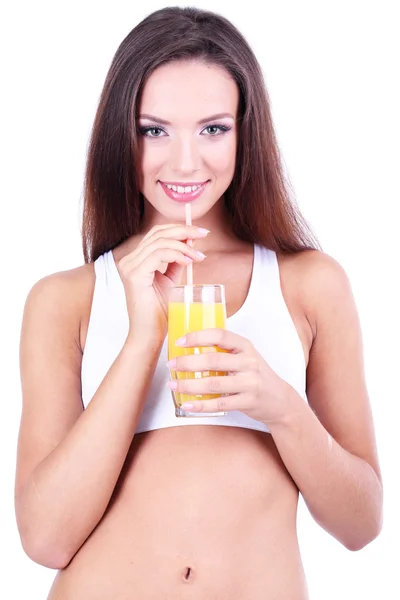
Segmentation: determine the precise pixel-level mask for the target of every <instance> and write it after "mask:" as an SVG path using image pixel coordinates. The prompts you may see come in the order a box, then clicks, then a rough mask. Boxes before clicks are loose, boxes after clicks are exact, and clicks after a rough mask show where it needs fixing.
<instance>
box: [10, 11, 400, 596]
mask: <svg viewBox="0 0 400 600" xmlns="http://www.w3.org/2000/svg"><path fill="white" fill-rule="evenodd" d="M140 4H142V3H140ZM172 4H180V5H184V3H181V2H173V3H172ZM260 4H261V3H260ZM143 5H145V10H144V9H143V8H141V7H140V8H137V7H136V6H135V2H133V1H132V0H131V1H129V2H128V1H126V2H124V1H122V0H113V2H100V1H96V2H95V1H84V0H83V1H80V2H77V1H73V2H71V1H70V2H50V1H49V2H44V1H36V2H28V1H24V2H18V0H14V1H13V2H12V3H11V2H10V3H9V4H8V7H7V8H6V9H4V8H3V11H2V12H3V16H2V19H1V22H2V24H1V29H2V32H1V36H0V44H1V62H2V65H1V73H2V75H1V80H2V92H1V111H0V118H1V167H2V177H1V195H0V198H1V213H0V214H1V219H0V228H1V229H0V232H1V241H2V244H1V262H0V268H1V275H0V285H1V295H0V298H1V299H0V302H1V311H0V319H1V332H2V336H1V345H0V352H1V357H0V358H1V363H0V364H1V383H2V387H1V392H2V394H1V400H2V403H1V407H2V419H1V435H0V444H1V449H0V450H1V452H0V456H1V472H2V476H3V477H2V493H1V511H0V518H1V523H0V526H1V540H2V541H1V549H0V552H1V555H2V556H0V569H1V577H0V597H2V598H7V599H9V600H12V599H18V600H19V599H22V598H27V597H29V599H30V600H43V599H44V598H45V597H46V595H47V592H48V589H49V587H50V585H51V582H52V580H53V578H54V575H55V572H54V571H51V570H48V569H46V568H44V567H41V566H39V565H37V564H35V563H33V562H32V561H31V560H29V559H28V558H27V557H26V556H25V555H24V553H23V551H22V549H21V546H20V541H19V537H18V533H17V529H16V525H15V517H14V507H13V483H14V471H15V450H16V438H17V432H18V425H19V417H20V411H21V393H20V383H19V371H18V345H19V334H20V325H21V317H22V310H23V305H24V302H25V298H26V295H27V293H28V291H29V289H30V288H31V287H32V285H33V284H34V282H36V281H37V280H38V279H40V278H41V277H43V276H45V275H47V274H49V273H52V272H55V271H61V270H65V269H70V268H73V267H75V266H78V265H80V264H82V263H83V257H82V253H81V245H80V214H81V207H82V189H83V172H84V165H85V153H86V148H87V143H88V138H89V133H90V129H91V126H92V123H93V119H94V115H95V110H96V106H97V101H98V98H99V95H100V92H101V89H102V85H103V82H104V79H105V76H106V73H107V70H108V68H109V65H110V63H111V60H112V57H113V55H114V53H115V51H116V49H117V47H118V45H119V44H120V42H121V41H122V40H123V38H124V37H125V36H126V35H127V34H128V32H129V31H130V30H131V29H132V28H133V27H134V26H135V25H136V24H137V23H138V22H139V21H140V20H141V19H142V18H143V17H145V16H146V15H147V14H148V13H150V12H152V11H153V10H155V9H158V8H162V7H163V6H164V3H163V2H154V1H153V2H152V1H147V2H145V3H143ZM257 5H258V2H251V1H249V0H247V1H246V2H244V3H240V4H237V5H236V4H235V3H233V4H232V3H231V2H228V1H226V2H225V1H223V0H213V1H212V2H211V1H210V2H205V1H204V0H198V2H197V6H198V7H201V8H210V9H211V10H214V11H216V12H220V13H222V14H223V15H224V16H226V17H228V18H229V19H230V20H231V21H232V22H233V23H234V24H235V25H237V26H238V27H239V28H240V29H241V31H242V32H243V33H244V34H245V36H246V37H247V39H248V41H249V42H250V44H251V46H252V47H253V49H254V51H255V52H256V55H257V57H258V59H259V61H260V63H261V65H262V68H263V71H264V74H265V78H266V84H267V88H268V90H269V93H270V96H271V101H272V110H273V118H274V121H275V126H276V129H277V133H278V139H279V143H280V147H281V150H282V152H283V156H284V159H285V164H286V168H287V170H288V172H289V175H290V178H291V181H292V184H293V187H294V190H295V193H296V197H297V201H298V203H299V205H300V208H301V210H302V211H303V213H304V215H305V217H306V218H307V219H308V220H309V221H310V223H311V224H312V226H313V228H314V230H315V232H316V234H317V235H318V237H319V239H320V241H321V243H322V246H323V249H324V251H325V252H327V253H328V254H330V255H332V256H334V257H335V258H336V259H337V260H338V261H339V262H340V263H341V264H342V265H343V267H344V268H345V270H346V271H347V273H348V275H349V277H350V281H351V282H352V286H353V292H354V295H355V298H356V302H357V306H358V309H359V313H360V318H361V323H362V328H363V335H364V348H365V360H366V373H367V382H368V387H369V392H370V397H371V403H372V408H373V413H374V418H375V425H376V433H377V440H378V447H379V453H380V460H381V466H382V471H383V476H384V483H385V525H384V530H383V532H382V533H381V535H380V537H379V538H378V539H377V540H375V541H374V542H373V543H372V544H370V545H369V546H367V547H366V548H365V549H363V550H362V551H360V552H355V553H352V552H349V551H347V550H346V549H345V548H344V547H342V546H341V545H340V544H339V543H338V542H336V540H334V539H333V538H332V537H330V536H329V535H328V534H327V533H326V532H325V531H323V530H322V529H321V528H319V527H318V526H317V525H316V524H315V523H314V521H313V520H312V519H311V517H310V516H309V514H308V513H307V511H306V509H305V505H304V504H303V503H301V504H300V510H299V536H300V544H301V548H302V555H303V561H304V566H305V569H306V574H307V579H308V584H309V589H310V598H311V600H331V599H332V600H333V599H335V600H336V599H337V598H341V600H350V599H351V600H357V599H361V598H362V599H363V600H367V599H375V598H380V599H386V598H387V599H392V598H399V597H400V590H399V587H400V586H399V583H398V575H397V570H398V543H397V542H398V538H399V533H400V526H399V516H398V507H399V506H400V495H399V492H398V489H397V485H396V484H397V481H396V479H397V474H398V473H399V469H398V459H399V449H398V448H399V446H398V443H397V442H398V437H397V432H398V426H399V419H400V412H399V405H398V403H399V385H398V373H399V358H400V357H399V352H398V341H399V337H400V327H399V316H398V311H399V307H400V298H399V286H398V279H399V267H398V264H399V250H398V241H399V235H398V217H399V210H398V206H399V200H400V193H399V192H400V189H399V177H398V169H399V139H400V121H399V110H400V94H399V78H398V74H399V64H398V57H399V56H400V47H399V41H398V39H399V21H398V20H397V19H396V18H395V9H396V8H399V5H398V2H394V1H393V2H389V1H385V0H380V1H379V2H378V1H376V2H370V1H367V0H364V1H355V0H341V1H336V2H327V1H324V0H320V1H315V2H311V1H310V0H302V1H301V2H298V1H289V0H274V1H264V4H263V8H262V10H263V12H262V15H261V14H260V13H259V10H260V9H259V8H257ZM396 37H397V41H396ZM396 57H397V58H396ZM254 126H255V127H256V126H257V124H256V123H255V124H254ZM396 288H397V289H396ZM396 459H397V460H396ZM396 554H397V560H396ZM6 590H7V591H6Z"/></svg>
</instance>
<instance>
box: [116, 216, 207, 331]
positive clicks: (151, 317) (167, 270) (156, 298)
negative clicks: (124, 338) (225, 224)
mask: <svg viewBox="0 0 400 600" xmlns="http://www.w3.org/2000/svg"><path fill="white" fill-rule="evenodd" d="M207 234H208V231H207V230H204V229H203V230H202V229H200V228H198V227H196V226H194V225H190V226H189V225H179V224H175V225H158V226H156V227H153V228H152V229H151V230H150V231H149V232H148V233H147V234H146V235H145V237H144V238H143V239H142V240H141V242H140V243H139V244H138V246H137V247H136V248H135V249H134V250H133V251H132V252H130V253H129V254H127V255H126V256H124V257H123V258H122V259H121V260H120V261H119V263H118V269H119V272H120V275H121V279H122V283H123V285H124V288H125V295H126V303H127V308H128V316H129V334H132V335H134V336H135V337H136V336H141V337H142V336H145V337H147V338H151V340H157V341H159V342H160V341H162V340H164V338H165V335H166V332H167V317H168V291H169V288H170V287H172V286H174V285H179V284H180V283H181V278H182V275H183V271H184V269H185V267H186V266H187V265H188V264H190V263H191V262H201V261H202V260H204V258H205V256H204V255H201V253H200V254H199V253H198V251H197V250H195V248H193V247H191V246H190V245H189V244H187V243H186V242H187V240H196V239H199V238H204V237H206V235H207Z"/></svg>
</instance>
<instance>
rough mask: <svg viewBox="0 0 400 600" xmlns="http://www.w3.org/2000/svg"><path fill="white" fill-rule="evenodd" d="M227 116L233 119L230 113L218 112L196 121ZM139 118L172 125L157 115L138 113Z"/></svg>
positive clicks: (201, 123)
mask: <svg viewBox="0 0 400 600" xmlns="http://www.w3.org/2000/svg"><path fill="white" fill-rule="evenodd" d="M226 117H229V118H230V119H234V118H235V117H234V116H233V115H231V113H218V114H216V115H211V116H210V117H205V118H204V119H200V121H197V125H203V124H204V123H208V122H209V121H215V120H216V119H224V118H226ZM138 118H139V119H147V120H148V121H155V122H156V123H160V124H161V125H172V123H170V121H166V120H165V119H160V118H159V117H155V116H154V115H148V114H142V115H139V117H138Z"/></svg>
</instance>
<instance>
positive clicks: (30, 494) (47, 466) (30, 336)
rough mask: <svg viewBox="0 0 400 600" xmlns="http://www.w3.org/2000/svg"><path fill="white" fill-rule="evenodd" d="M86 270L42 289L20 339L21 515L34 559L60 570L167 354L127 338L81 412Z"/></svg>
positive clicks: (99, 504) (81, 537)
mask: <svg viewBox="0 0 400 600" xmlns="http://www.w3.org/2000/svg"><path fill="white" fill-rule="evenodd" d="M86 268H88V267H86ZM84 269H85V267H84V268H82V267H80V270H79V271H78V270H74V271H68V272H64V273H58V274H55V275H51V276H49V277H46V278H44V279H42V280H40V281H39V282H38V283H37V284H36V285H35V286H34V287H33V288H32V290H31V292H30V294H29V295H28V298H27V301H26V305H25V311H24V317H23V324H22V331H21V344H20V369H21V382H22V392H23V410H22V418H21V426H20V435H19V441H18V461H17V474H16V487H15V505H16V515H17V522H18V528H19V532H20V535H21V540H22V544H23V547H24V549H25V551H26V553H27V554H28V556H30V558H32V559H33V560H34V561H36V562H38V563H40V564H43V565H45V566H47V567H49V568H55V569H59V568H63V567H65V566H66V565H67V564H68V562H69V561H70V560H71V559H72V557H73V556H74V554H75V553H76V552H77V550H78V549H79V548H80V546H81V545H82V544H83V543H84V541H85V540H86V539H87V537H88V536H89V535H90V533H91V532H92V530H93V529H94V528H95V526H96V525H97V523H98V522H99V520H100V519H101V517H102V515H103V514H104V511H105V510H106V507H107V505H108V503H109V500H110V498H111V495H112V492H113V490H114V487H115V484H116V482H117V479H118V476H119V474H120V472H121V469H122V466H123V463H124V461H125V458H126V455H127V452H128V450H129V447H130V445H131V442H132V439H133V436H134V433H135V431H136V428H137V423H138V420H139V417H140V414H141V412H142V408H143V405H144V402H145V399H146V396H147V392H148V388H149V385H150V383H151V378H152V374H153V371H154V368H155V366H156V363H157V359H158V356H159V351H160V348H161V345H162V341H161V343H160V344H158V343H151V342H150V340H146V339H144V338H141V339H140V340H137V339H131V338H130V337H129V336H128V338H127V340H126V342H125V345H124V346H123V348H122V350H121V352H120V354H119V355H118V357H117V358H116V360H115V361H114V363H113V364H112V366H111V368H110V369H109V371H108V373H107V375H106V376H105V378H104V380H103V381H102V383H101V385H100V387H99V388H98V390H97V392H96V393H95V395H94V397H93V399H92V400H91V402H90V404H89V406H88V408H87V409H86V410H85V411H83V408H82V400H81V379H80V377H81V359H82V352H81V348H80V343H79V326H80V318H79V316H78V315H77V312H79V311H81V310H82V307H79V306H78V303H79V301H80V300H79V299H80V298H83V297H85V296H86V297H87V293H86V290H85V289H84V288H85V286H86V288H87V287H88V286H87V281H88V278H87V271H86V275H85V277H83V271H84ZM83 279H84V280H85V282H86V283H85V284H83Z"/></svg>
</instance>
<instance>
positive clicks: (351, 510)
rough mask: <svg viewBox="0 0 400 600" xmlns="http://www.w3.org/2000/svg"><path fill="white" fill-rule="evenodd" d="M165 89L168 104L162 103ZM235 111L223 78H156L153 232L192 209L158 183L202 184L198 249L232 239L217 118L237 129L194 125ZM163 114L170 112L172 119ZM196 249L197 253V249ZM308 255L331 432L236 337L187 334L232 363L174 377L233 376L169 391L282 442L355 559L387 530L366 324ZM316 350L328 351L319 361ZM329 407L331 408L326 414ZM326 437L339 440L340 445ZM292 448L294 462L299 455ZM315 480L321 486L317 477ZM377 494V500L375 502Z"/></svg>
mask: <svg viewBox="0 0 400 600" xmlns="http://www.w3.org/2000/svg"><path fill="white" fill-rule="evenodd" d="M210 71H212V72H213V75H214V79H213V83H214V84H213V86H209V87H208V89H209V90H210V91H209V92H207V93H206V94H204V92H203V93H202V86H203V85H204V84H205V82H206V80H207V78H208V77H209V74H210ZM180 81H185V84H186V85H185V87H184V90H182V87H180V86H179V82H180ZM161 89H162V91H163V93H160V90H161ZM177 90H179V92H177ZM182 94H183V97H182ZM185 94H187V96H188V97H187V98H186V97H185ZM192 94H193V95H194V97H196V98H199V100H198V102H193V96H192ZM164 103H165V104H164ZM237 105H238V90H237V87H236V85H235V83H234V81H233V80H232V79H231V78H230V77H229V76H228V75H227V74H226V73H224V71H223V70H222V69H220V68H218V67H210V66H207V65H202V64H195V65H194V64H192V63H188V64H184V65H167V66H166V67H164V68H161V69H160V70H159V73H158V77H154V78H153V79H151V80H150V82H149V84H148V85H147V86H146V89H145V93H144V95H143V99H142V104H141V108H140V114H147V115H148V114H150V115H157V116H158V117H160V118H161V119H163V120H167V121H169V122H170V123H171V125H169V126H164V127H163V130H162V129H161V128H160V129H155V130H152V131H150V132H146V133H147V135H150V136H151V135H152V136H153V137H145V138H144V141H143V159H142V169H143V171H142V176H143V181H144V185H143V190H142V191H143V194H144V196H145V198H146V199H147V200H148V203H149V204H148V205H146V209H147V212H146V215H147V219H146V227H147V228H148V227H151V226H154V225H159V224H164V223H167V222H168V221H174V220H178V221H179V220H183V218H184V212H183V210H184V207H183V206H180V205H176V203H174V202H173V201H168V198H167V197H166V195H165V193H164V192H163V190H162V189H161V188H160V185H159V183H158V181H159V180H161V181H171V180H173V181H176V180H179V181H182V182H184V181H193V179H194V178H195V180H196V181H197V180H198V181H205V180H207V179H209V180H210V185H209V189H208V190H207V192H208V193H206V194H204V195H203V196H202V198H201V200H199V202H198V203H196V202H195V203H194V204H193V220H194V221H195V222H196V224H197V223H198V224H199V225H201V226H202V227H207V228H208V229H210V231H211V232H212V233H213V235H212V236H207V238H206V239H204V240H201V249H202V250H203V251H204V252H205V253H207V250H211V249H212V247H213V244H215V246H216V247H217V248H221V247H223V245H224V243H225V244H226V243H228V239H229V237H230V236H229V233H228V231H227V229H226V227H225V222H226V216H225V215H224V211H223V208H222V206H223V204H222V202H217V200H218V199H219V198H220V196H221V195H222V194H223V192H224V191H225V189H226V187H227V186H228V185H229V183H230V180H231V178H232V175H233V171H234V165H235V150H236V144H237V129H236V126H235V120H234V119H233V118H230V117H224V118H223V119H220V120H219V121H218V123H219V122H221V123H223V124H224V125H226V126H228V127H231V130H230V131H229V132H225V133H223V134H221V133H220V134H219V135H218V137H217V138H216V139H209V135H208V136H206V137H205V138H204V134H205V132H204V130H202V126H200V125H197V122H196V115H200V114H204V115H206V114H208V113H213V110H215V111H218V109H219V107H221V106H224V107H225V110H226V112H230V113H231V114H232V116H236V113H237ZM165 106H168V110H167V111H166V110H165V108H164V107H165ZM207 111H208V112H207ZM213 123H214V124H215V121H212V120H211V121H210V122H209V124H210V125H212V124H213ZM139 124H140V126H150V125H152V126H156V125H157V120H156V121H154V120H151V119H150V120H149V119H148V118H144V119H142V118H139ZM172 124H173V125H172ZM214 129H215V127H214ZM154 136H158V137H154ZM195 173H196V176H194V174H195ZM197 173H198V175H197ZM216 202H217V203H216ZM211 240H215V241H214V242H213V241H211ZM210 246H211V247H210ZM197 247H200V246H199V244H197ZM310 254H311V256H307V258H306V257H304V258H302V259H301V258H300V260H299V261H298V262H299V263H300V265H302V262H303V265H302V267H303V268H304V269H306V270H310V271H311V270H312V269H314V270H315V272H316V271H317V270H318V271H320V275H319V277H320V279H319V284H318V283H317V281H315V280H313V275H312V274H310V273H309V274H308V277H309V278H311V280H310V288H311V289H312V290H313V291H312V292H311V294H313V293H314V294H315V296H314V297H313V296H312V295H310V297H309V306H308V314H309V315H310V321H311V323H313V322H314V324H315V334H316V329H317V327H316V323H318V329H319V331H318V337H317V335H314V336H313V337H314V340H313V352H312V355H311V357H310V358H311V364H310V367H309V372H310V374H311V373H312V375H313V376H312V377H310V378H309V382H308V399H309V402H310V405H311V407H312V408H313V409H314V411H315V413H316V414H317V415H318V416H320V418H321V419H322V420H323V422H324V423H325V427H324V426H323V425H322V424H321V423H320V422H319V421H318V419H317V418H316V416H315V414H314V413H313V411H312V410H311V408H308V407H306V406H305V404H304V402H303V400H302V398H301V397H300V396H299V394H297V393H296V392H294V390H293V389H292V388H290V386H288V385H287V384H286V382H285V381H283V380H282V379H280V378H279V377H278V376H277V375H276V374H275V373H274V372H273V371H272V369H271V368H270V367H269V366H268V364H267V363H266V362H265V361H264V359H263V358H262V356H260V354H259V353H258V352H257V351H256V350H255V348H254V347H253V346H252V344H251V342H250V341H249V340H247V339H245V338H243V337H242V336H238V335H237V334H234V333H232V332H229V331H224V330H206V331H200V332H197V333H192V334H189V335H187V336H186V338H185V339H184V340H182V341H181V345H182V346H185V347H190V346H193V347H195V346H214V345H218V346H219V347H222V348H224V349H226V350H228V352H227V353H221V354H214V353H206V354H203V355H197V354H194V355H192V356H186V357H179V358H178V359H174V360H173V361H170V362H169V367H170V368H173V369H175V370H177V371H208V370H218V371H226V372H229V373H230V375H228V376H225V377H209V378H206V379H205V378H204V379H184V380H181V381H171V382H168V386H169V387H170V388H171V389H173V390H176V391H177V392H181V393H185V394H207V393H208V394H209V393H223V394H226V396H225V397H221V398H218V399H216V400H211V401H207V402H201V401H198V402H194V403H191V404H187V405H183V408H184V409H185V408H186V409H187V410H191V411H198V412H201V411H206V412H214V411H215V412H218V411H229V410H240V411H242V412H244V413H245V414H247V415H248V416H250V417H251V418H253V419H256V420H258V421H261V422H263V423H265V424H266V425H267V426H268V427H269V429H270V430H271V433H272V435H273V437H274V440H275V441H276V442H278V444H277V445H278V449H279V451H280V453H281V456H285V458H286V460H285V464H286V466H287V467H290V468H288V470H289V472H290V473H291V475H292V477H293V478H294V480H295V481H296V483H297V484H298V487H299V489H300V490H301V492H302V493H303V496H304V498H305V501H306V502H307V503H308V505H309V507H310V510H311V511H312V512H313V514H314V515H315V516H316V517H317V518H318V519H319V520H320V522H321V525H322V526H324V527H325V528H326V529H327V530H328V531H330V532H331V533H333V534H334V535H335V534H336V535H337V537H338V538H339V539H341V540H342V541H343V542H344V543H345V544H346V545H348V546H349V547H354V548H357V547H359V546H362V545H364V544H365V543H368V541H369V539H370V538H371V536H372V537H375V535H377V533H378V531H379V530H380V527H381V509H380V507H381V481H380V470H379V465H378V461H377V456H376V450H375V448H374V445H373V440H372V438H371V430H372V424H371V415H370V409H369V406H368V396H367V392H366V389H365V380H364V376H363V367H362V358H361V354H362V345H361V337H360V331H359V324H358V321H357V316H356V311H355V307H354V304H353V299H352V297H351V290H350V288H349V285H348V282H347V281H346V277H345V274H344V273H343V271H342V270H341V269H340V267H339V266H338V265H336V264H335V263H334V261H330V260H329V259H328V260H326V259H325V258H324V257H323V256H315V254H318V253H310ZM314 277H315V275H314ZM321 281H323V282H324V285H321ZM320 294H323V296H324V297H326V301H325V302H324V303H320V302H316V301H315V299H316V297H318V298H319V299H320V298H321V296H320ZM337 304H339V305H340V306H341V309H340V311H337V310H335V305H337ZM321 305H322V306H323V308H321ZM311 317H312V319H311ZM349 325H350V327H349ZM333 332H334V333H333ZM335 347H337V352H336V354H335V352H334V349H335ZM320 348H323V349H325V351H324V353H323V354H321V350H320ZM347 360H348V361H350V364H351V365H352V368H350V369H349V368H347V369H345V368H344V365H345V364H346V361H347ZM347 364H349V363H347ZM338 372H340V373H342V378H341V380H340V382H338V381H337V375H336V374H337V373H338ZM232 374H234V376H232ZM350 389H351V390H352V392H353V394H352V400H351V404H350V406H349V405H348V400H346V409H345V410H344V407H343V405H342V403H343V401H344V400H345V398H346V397H347V395H348V390H350ZM354 392H355V393H354ZM327 405H329V406H330V408H329V412H328V410H327V408H326V406H327ZM345 414H346V415H347V419H346V418H345V416H344V415H345ZM356 423H357V425H356ZM329 431H331V432H332V433H333V434H334V435H335V439H336V441H335V440H334V439H333V438H332V435H330V433H329ZM340 444H342V445H340ZM294 447H296V452H293V448H294ZM306 464H307V465H309V466H311V465H313V468H310V469H307V470H304V465H306ZM316 473H319V475H320V477H316ZM360 487H361V489H362V490H363V494H361V496H363V497H364V498H369V499H370V503H368V502H366V500H364V499H363V500H361V502H362V504H364V502H366V506H365V507H364V506H363V508H364V514H363V515H362V517H361V519H359V522H357V521H355V518H354V515H355V514H356V513H357V512H358V510H359V509H358V503H359V502H360V496H359V488H360ZM321 488H323V489H325V490H326V489H328V490H329V494H328V493H327V492H326V491H325V492H324V494H322V495H321V493H320V490H321ZM371 490H373V491H374V492H373V494H372V496H371V495H370V491H371ZM344 496H347V497H348V499H349V502H348V505H347V508H348V510H347V513H346V515H345V517H344V518H343V519H342V520H341V521H338V520H337V517H336V514H335V512H336V511H335V506H338V504H339V503H340V500H341V499H342V498H343V497H344ZM360 506H361V505H360Z"/></svg>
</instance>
